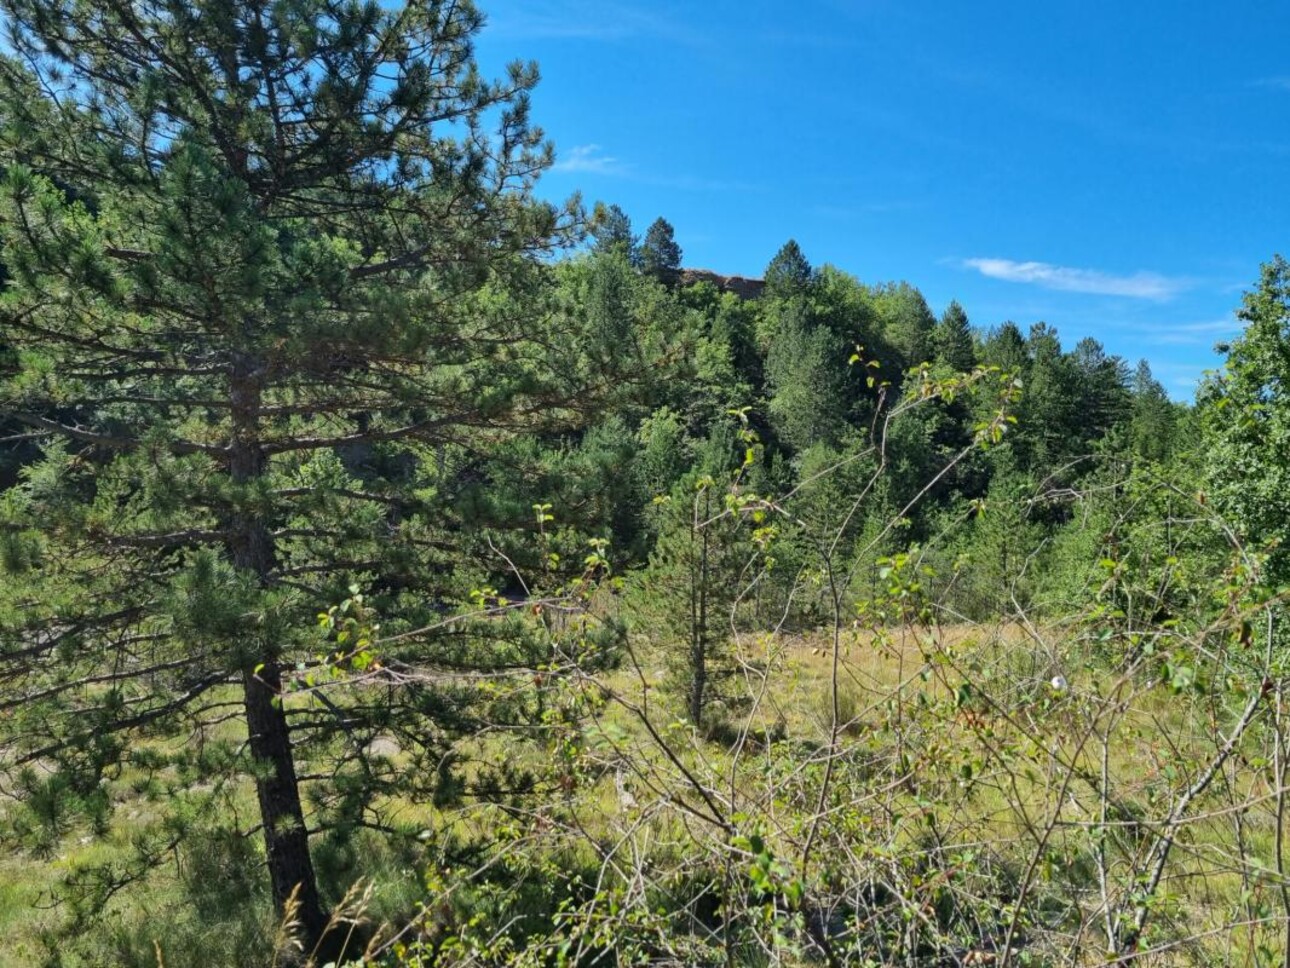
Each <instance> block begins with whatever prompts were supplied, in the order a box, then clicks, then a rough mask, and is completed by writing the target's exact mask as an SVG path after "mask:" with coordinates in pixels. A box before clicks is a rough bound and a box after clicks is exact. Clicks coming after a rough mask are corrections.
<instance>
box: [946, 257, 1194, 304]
mask: <svg viewBox="0 0 1290 968" xmlns="http://www.w3.org/2000/svg"><path fill="white" fill-rule="evenodd" d="M963 265H964V266H965V267H966V268H968V269H975V270H976V271H977V272H979V273H981V275H983V276H988V277H989V278H991V279H1002V280H1004V281H1005V282H1023V283H1028V284H1030V285H1033V286H1041V287H1042V288H1044V289H1056V290H1059V291H1061V292H1082V293H1089V294H1092V295H1098V296H1127V297H1129V298H1131V299H1156V300H1166V299H1171V298H1173V297H1174V296H1176V295H1177V294H1178V293H1180V292H1182V291H1183V290H1184V289H1187V288H1188V287H1189V285H1190V283H1189V282H1188V281H1187V280H1185V279H1178V278H1171V277H1169V276H1162V275H1160V274H1158V273H1155V272H1135V273H1133V274H1132V275H1128V276H1118V275H1113V274H1111V273H1109V272H1100V271H1099V270H1097V269H1076V268H1072V267H1070V266H1055V265H1051V264H1049V263H1047V262H1014V261H1013V260H1012V259H964V260H963Z"/></svg>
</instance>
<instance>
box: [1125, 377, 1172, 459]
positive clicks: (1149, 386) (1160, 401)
mask: <svg viewBox="0 0 1290 968" xmlns="http://www.w3.org/2000/svg"><path fill="white" fill-rule="evenodd" d="M1132 398H1133V402H1132V414H1131V417H1130V423H1129V443H1130V446H1131V447H1132V449H1133V453H1134V454H1135V455H1136V456H1137V457H1139V458H1141V459H1143V460H1146V461H1150V462H1152V463H1159V462H1161V461H1163V460H1165V459H1166V458H1168V457H1169V456H1170V455H1171V454H1172V452H1173V445H1174V437H1175V434H1176V422H1177V421H1176V415H1175V413H1174V405H1173V404H1172V403H1171V402H1170V400H1169V395H1168V394H1167V393H1166V392H1165V388H1164V387H1163V386H1162V385H1161V383H1160V381H1159V380H1157V379H1156V378H1155V377H1154V376H1153V375H1152V373H1151V365H1150V364H1149V363H1147V361H1146V360H1139V361H1138V367H1137V369H1136V370H1135V371H1134V373H1133V384H1132Z"/></svg>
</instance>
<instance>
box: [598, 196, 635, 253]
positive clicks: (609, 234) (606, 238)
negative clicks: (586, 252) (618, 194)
mask: <svg viewBox="0 0 1290 968" xmlns="http://www.w3.org/2000/svg"><path fill="white" fill-rule="evenodd" d="M591 237H592V239H594V240H595V245H594V246H593V247H592V248H593V250H594V251H596V252H601V253H603V252H621V253H623V254H625V255H626V256H627V258H628V261H629V262H631V263H632V264H633V265H636V264H638V263H639V261H640V252H639V250H638V249H637V244H636V236H635V235H633V234H632V220H631V219H630V218H628V216H627V213H626V212H624V211H623V210H622V209H621V208H619V207H618V206H617V205H609V206H605V205H597V206H596V211H595V215H594V218H593V219H592V225H591Z"/></svg>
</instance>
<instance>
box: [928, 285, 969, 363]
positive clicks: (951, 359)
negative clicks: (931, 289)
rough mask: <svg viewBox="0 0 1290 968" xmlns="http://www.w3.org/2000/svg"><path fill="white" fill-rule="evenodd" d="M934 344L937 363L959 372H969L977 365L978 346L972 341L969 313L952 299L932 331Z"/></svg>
mask: <svg viewBox="0 0 1290 968" xmlns="http://www.w3.org/2000/svg"><path fill="white" fill-rule="evenodd" d="M932 346H933V351H934V354H935V359H936V362H937V363H941V364H943V365H945V366H948V367H949V368H950V369H952V370H954V371H955V372H958V373H967V372H969V371H970V370H971V369H972V368H973V367H974V366H976V347H975V346H974V345H973V342H972V327H971V325H970V324H969V323H968V317H967V313H966V312H964V311H963V307H962V306H960V305H959V303H958V300H954V301H952V302H951V303H950V304H949V305H948V306H947V307H945V312H944V313H942V314H941V318H940V321H939V322H938V323H937V324H936V328H935V329H934V330H933V331H932Z"/></svg>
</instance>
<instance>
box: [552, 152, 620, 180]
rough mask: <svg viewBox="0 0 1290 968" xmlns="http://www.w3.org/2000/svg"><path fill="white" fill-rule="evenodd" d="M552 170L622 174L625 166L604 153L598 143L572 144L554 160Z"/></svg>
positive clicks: (594, 173)
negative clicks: (562, 155)
mask: <svg viewBox="0 0 1290 968" xmlns="http://www.w3.org/2000/svg"><path fill="white" fill-rule="evenodd" d="M552 170H553V171H565V172H571V173H573V172H577V173H580V174H584V175H624V174H626V173H627V166H626V165H624V164H623V163H622V162H620V161H619V160H618V159H617V158H615V157H613V156H612V155H607V154H605V153H604V149H603V148H601V147H600V145H574V146H573V147H572V148H570V149H569V150H568V152H566V153H565V154H564V157H562V158H560V159H559V160H558V161H556V163H555V165H554V166H553V167H552Z"/></svg>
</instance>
